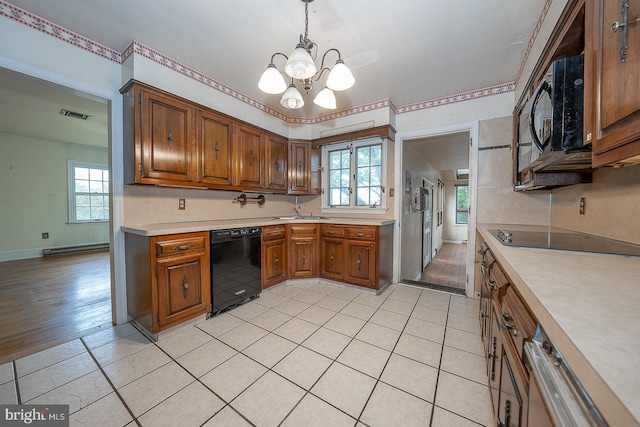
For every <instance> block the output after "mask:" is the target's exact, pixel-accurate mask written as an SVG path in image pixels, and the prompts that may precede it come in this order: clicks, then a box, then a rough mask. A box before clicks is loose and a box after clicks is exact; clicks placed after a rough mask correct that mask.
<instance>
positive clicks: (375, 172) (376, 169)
mask: <svg viewBox="0 0 640 427" xmlns="http://www.w3.org/2000/svg"><path fill="white" fill-rule="evenodd" d="M381 168H382V167H381V166H373V167H372V168H371V181H370V182H371V185H380V184H381V181H380V175H381Z"/></svg>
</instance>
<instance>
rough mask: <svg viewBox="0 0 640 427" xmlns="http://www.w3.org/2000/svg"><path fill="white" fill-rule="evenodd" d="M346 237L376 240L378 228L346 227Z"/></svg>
mask: <svg viewBox="0 0 640 427" xmlns="http://www.w3.org/2000/svg"><path fill="white" fill-rule="evenodd" d="M345 235H346V237H347V239H362V240H375V238H376V227H375V226H370V227H346V228H345Z"/></svg>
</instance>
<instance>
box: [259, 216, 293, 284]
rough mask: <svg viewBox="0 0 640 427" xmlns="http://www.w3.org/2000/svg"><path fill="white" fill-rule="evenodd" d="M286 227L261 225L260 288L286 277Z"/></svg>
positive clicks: (276, 282) (281, 280)
mask: <svg viewBox="0 0 640 427" xmlns="http://www.w3.org/2000/svg"><path fill="white" fill-rule="evenodd" d="M285 236H286V227H285V226H284V225H273V226H266V227H262V289H266V288H268V287H270V286H273V285H276V284H278V283H280V282H283V281H284V280H286V279H287V244H286V240H285Z"/></svg>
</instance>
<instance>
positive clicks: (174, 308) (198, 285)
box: [157, 253, 211, 329]
mask: <svg viewBox="0 0 640 427" xmlns="http://www.w3.org/2000/svg"><path fill="white" fill-rule="evenodd" d="M157 274H158V315H157V322H158V326H159V329H165V328H166V327H169V326H172V325H175V324H178V323H180V322H181V321H184V320H187V319H190V318H192V317H194V316H196V315H198V314H204V313H206V312H207V311H208V310H209V309H210V305H211V289H210V287H211V283H210V280H209V277H210V275H209V269H208V262H207V260H206V254H204V253H193V254H185V255H182V256H176V257H167V258H160V259H158V261H157Z"/></svg>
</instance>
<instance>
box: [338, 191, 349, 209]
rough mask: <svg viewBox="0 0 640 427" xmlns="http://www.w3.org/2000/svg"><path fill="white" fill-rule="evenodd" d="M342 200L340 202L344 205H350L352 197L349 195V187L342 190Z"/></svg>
mask: <svg viewBox="0 0 640 427" xmlns="http://www.w3.org/2000/svg"><path fill="white" fill-rule="evenodd" d="M341 195H342V197H341V200H340V204H341V205H343V206H349V202H350V197H349V189H348V188H343V189H342V190H341Z"/></svg>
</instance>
